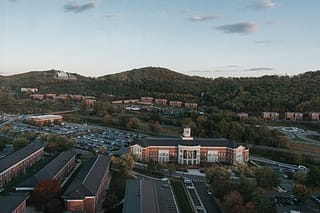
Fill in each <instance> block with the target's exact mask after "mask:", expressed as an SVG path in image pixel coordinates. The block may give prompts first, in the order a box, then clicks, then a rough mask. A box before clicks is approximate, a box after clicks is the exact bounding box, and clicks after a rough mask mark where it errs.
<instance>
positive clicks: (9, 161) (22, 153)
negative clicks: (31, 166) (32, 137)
mask: <svg viewBox="0 0 320 213" xmlns="http://www.w3.org/2000/svg"><path fill="white" fill-rule="evenodd" d="M42 148H43V145H42V144H41V143H32V144H29V145H27V146H25V147H23V148H22V149H19V150H18V151H16V152H14V153H12V154H11V155H8V156H7V157H5V158H3V159H1V160H0V174H1V173H2V172H3V171H5V170H6V169H8V168H10V167H11V166H13V165H15V164H16V163H18V162H19V161H21V160H23V159H25V158H27V157H28V156H29V155H31V154H32V153H34V152H36V151H38V150H40V149H42Z"/></svg>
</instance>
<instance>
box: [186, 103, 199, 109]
mask: <svg viewBox="0 0 320 213" xmlns="http://www.w3.org/2000/svg"><path fill="white" fill-rule="evenodd" d="M184 107H185V108H189V109H197V108H198V104H197V103H184Z"/></svg>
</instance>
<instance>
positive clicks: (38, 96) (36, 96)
mask: <svg viewBox="0 0 320 213" xmlns="http://www.w3.org/2000/svg"><path fill="white" fill-rule="evenodd" d="M30 98H31V99H32V100H38V101H41V100H44V98H45V96H44V94H32V95H30Z"/></svg>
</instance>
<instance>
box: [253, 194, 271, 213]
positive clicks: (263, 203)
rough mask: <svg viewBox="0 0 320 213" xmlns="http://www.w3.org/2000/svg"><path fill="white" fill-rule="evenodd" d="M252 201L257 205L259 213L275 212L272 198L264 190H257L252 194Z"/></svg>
mask: <svg viewBox="0 0 320 213" xmlns="http://www.w3.org/2000/svg"><path fill="white" fill-rule="evenodd" d="M252 201H253V202H254V203H255V205H256V209H257V211H258V212H260V213H272V212H274V209H273V208H272V203H271V201H270V198H269V197H267V196H266V193H265V191H264V190H263V189H262V188H257V189H256V190H255V191H254V192H253V193H252Z"/></svg>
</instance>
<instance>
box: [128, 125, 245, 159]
mask: <svg viewBox="0 0 320 213" xmlns="http://www.w3.org/2000/svg"><path fill="white" fill-rule="evenodd" d="M130 151H131V153H133V154H135V155H137V156H138V157H139V159H140V160H141V161H149V160H150V159H152V160H154V161H158V162H161V163H167V162H175V163H178V164H186V165H199V164H200V163H203V162H207V163H213V162H227V163H231V164H236V163H240V164H241V163H245V162H247V161H248V160H249V149H248V148H247V147H244V146H242V145H240V144H238V143H237V142H235V141H233V140H229V139H225V138H193V137H191V130H190V128H185V129H184V133H183V136H182V137H181V138H143V139H142V140H140V141H139V142H137V143H136V144H134V145H132V146H130Z"/></svg>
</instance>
